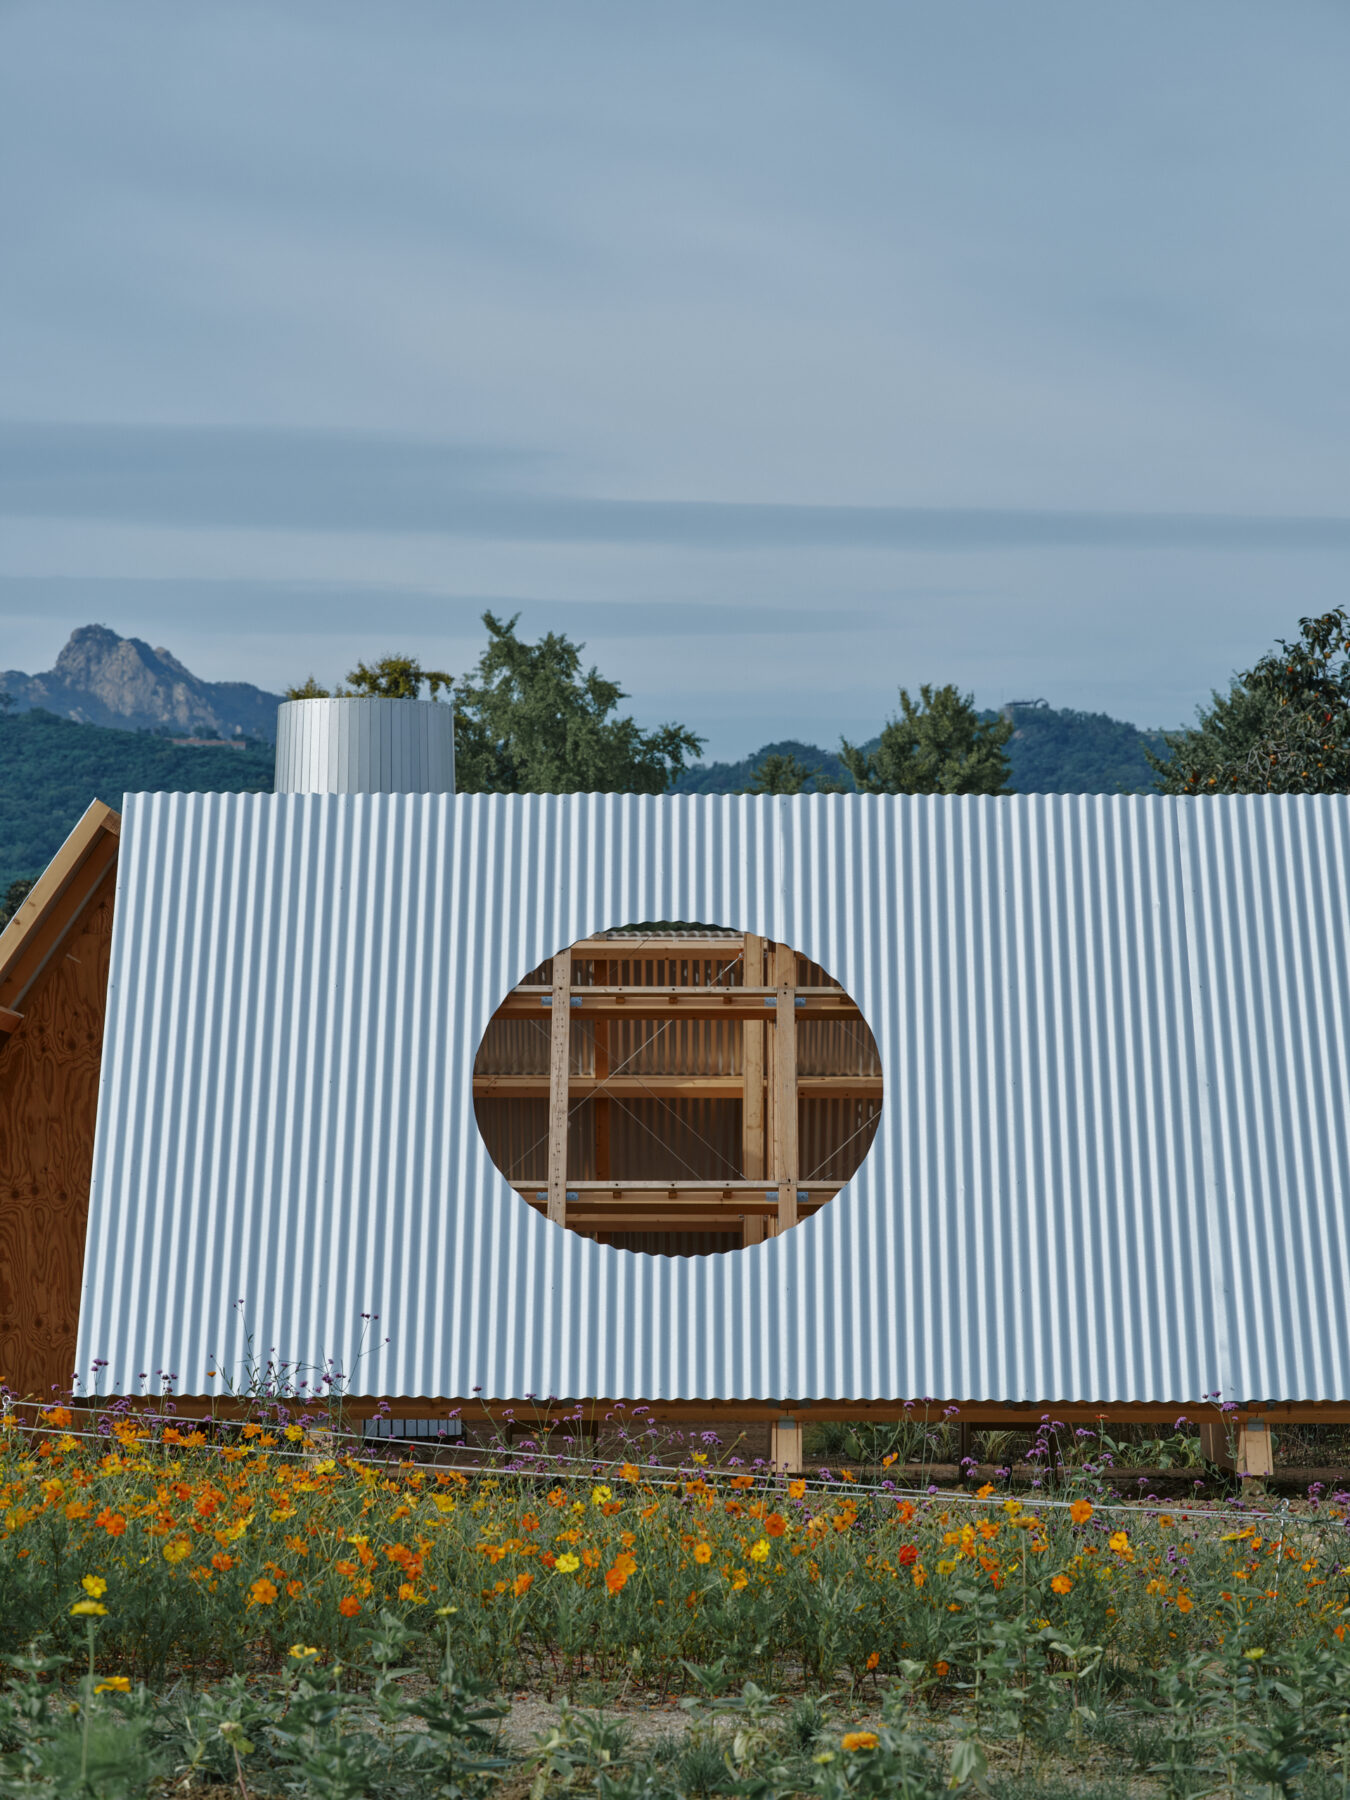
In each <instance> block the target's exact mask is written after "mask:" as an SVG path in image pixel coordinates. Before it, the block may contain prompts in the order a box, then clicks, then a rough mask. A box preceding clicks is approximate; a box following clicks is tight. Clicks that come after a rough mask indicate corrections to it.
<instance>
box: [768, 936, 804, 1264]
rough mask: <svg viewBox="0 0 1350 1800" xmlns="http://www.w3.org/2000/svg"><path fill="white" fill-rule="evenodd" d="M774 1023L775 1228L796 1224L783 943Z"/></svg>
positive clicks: (790, 970) (792, 990) (791, 963)
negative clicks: (776, 1026)
mask: <svg viewBox="0 0 1350 1800" xmlns="http://www.w3.org/2000/svg"><path fill="white" fill-rule="evenodd" d="M773 955H774V974H775V976H776V978H777V988H778V998H777V1023H778V1029H777V1031H775V1032H774V1090H775V1091H774V1108H773V1130H774V1154H773V1172H774V1177H775V1180H776V1182H777V1186H778V1229H779V1231H780V1232H783V1231H790V1230H791V1229H792V1227H793V1226H794V1225H795V1224H796V1223H797V1177H798V1174H799V1173H800V1171H799V1169H798V1167H797V1164H798V1161H799V1155H798V1148H797V1005H796V1001H797V957H796V953H795V952H794V951H792V950H790V949H789V948H788V946H787V945H786V944H778V945H776V946H775V947H774V953H773Z"/></svg>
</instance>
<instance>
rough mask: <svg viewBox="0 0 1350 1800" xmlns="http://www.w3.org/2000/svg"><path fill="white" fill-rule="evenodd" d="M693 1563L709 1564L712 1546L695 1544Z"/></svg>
mask: <svg viewBox="0 0 1350 1800" xmlns="http://www.w3.org/2000/svg"><path fill="white" fill-rule="evenodd" d="M694 1561H695V1562H696V1563H710V1562H711V1561H712V1545H711V1544H706V1543H704V1544H695V1545H694Z"/></svg>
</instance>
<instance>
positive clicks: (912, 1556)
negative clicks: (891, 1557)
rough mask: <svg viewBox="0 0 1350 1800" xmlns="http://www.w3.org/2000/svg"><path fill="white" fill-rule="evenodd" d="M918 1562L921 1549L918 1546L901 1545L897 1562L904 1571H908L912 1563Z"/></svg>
mask: <svg viewBox="0 0 1350 1800" xmlns="http://www.w3.org/2000/svg"><path fill="white" fill-rule="evenodd" d="M918 1560H919V1547H918V1545H917V1544H901V1546H900V1550H899V1554H898V1555H897V1557H896V1561H897V1562H898V1563H899V1564H900V1567H901V1568H902V1569H907V1568H908V1567H909V1566H910V1564H911V1563H916V1562H918Z"/></svg>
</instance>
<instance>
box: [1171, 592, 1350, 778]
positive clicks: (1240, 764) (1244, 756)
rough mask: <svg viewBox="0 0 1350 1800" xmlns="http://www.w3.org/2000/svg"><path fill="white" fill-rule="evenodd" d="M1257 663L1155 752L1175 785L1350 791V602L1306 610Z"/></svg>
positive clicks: (1236, 676) (1240, 675)
mask: <svg viewBox="0 0 1350 1800" xmlns="http://www.w3.org/2000/svg"><path fill="white" fill-rule="evenodd" d="M1276 644H1277V648H1276V649H1274V650H1271V651H1268V652H1267V653H1266V655H1265V656H1263V657H1262V658H1261V659H1260V661H1259V662H1257V663H1256V664H1255V665H1254V667H1252V668H1250V669H1248V670H1246V671H1245V672H1243V673H1241V674H1238V675H1235V676H1234V677H1233V681H1232V684H1231V686H1230V687H1229V690H1228V692H1227V693H1226V694H1219V693H1217V692H1216V693H1215V694H1213V695H1212V696H1211V699H1212V704H1211V705H1210V707H1209V708H1208V709H1205V708H1201V709H1200V712H1199V714H1198V717H1199V724H1198V725H1196V726H1194V727H1193V728H1192V729H1190V730H1189V731H1174V732H1168V733H1167V734H1166V735H1167V745H1168V750H1169V752H1170V754H1169V755H1167V756H1164V757H1156V756H1150V758H1149V761H1150V762H1151V763H1152V764H1153V767H1154V769H1155V770H1156V771H1157V777H1158V779H1157V785H1158V787H1159V788H1161V789H1162V791H1163V792H1164V793H1166V794H1343V793H1346V792H1347V791H1350V618H1347V615H1346V613H1345V610H1344V608H1342V607H1336V608H1334V609H1333V610H1332V611H1331V612H1328V613H1322V614H1320V615H1319V616H1313V617H1308V618H1304V619H1300V620H1299V635H1298V637H1297V638H1296V639H1295V641H1294V642H1293V643H1292V644H1290V643H1288V642H1286V640H1285V639H1283V638H1278V639H1277V640H1276Z"/></svg>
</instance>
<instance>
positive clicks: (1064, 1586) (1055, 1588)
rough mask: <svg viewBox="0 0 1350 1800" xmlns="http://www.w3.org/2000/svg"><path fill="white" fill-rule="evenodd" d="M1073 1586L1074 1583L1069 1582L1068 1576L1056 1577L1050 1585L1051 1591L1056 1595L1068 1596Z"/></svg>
mask: <svg viewBox="0 0 1350 1800" xmlns="http://www.w3.org/2000/svg"><path fill="white" fill-rule="evenodd" d="M1072 1586H1073V1583H1072V1582H1071V1581H1070V1580H1069V1578H1068V1576H1067V1575H1056V1576H1055V1578H1054V1580H1053V1581H1052V1582H1051V1583H1050V1590H1051V1592H1052V1593H1055V1594H1067V1593H1068V1592H1069V1590H1070V1589H1071V1588H1072Z"/></svg>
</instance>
